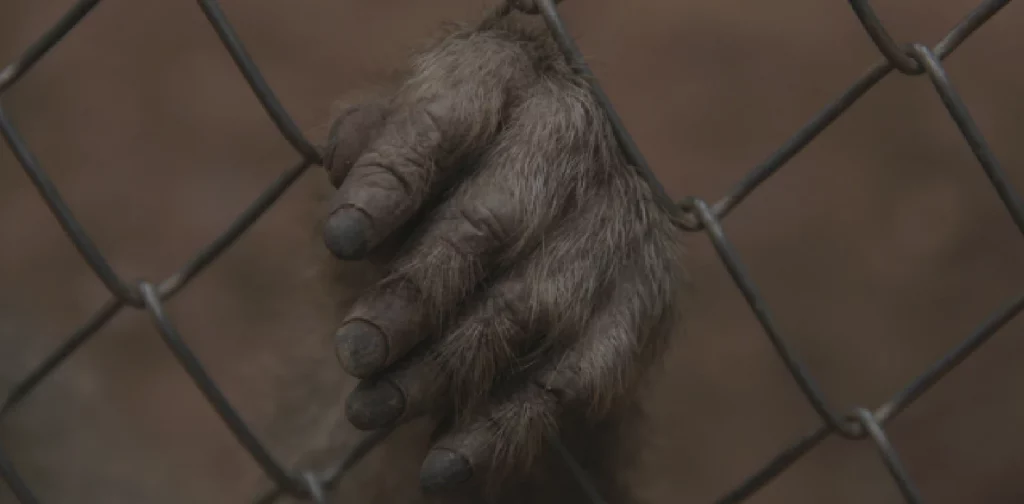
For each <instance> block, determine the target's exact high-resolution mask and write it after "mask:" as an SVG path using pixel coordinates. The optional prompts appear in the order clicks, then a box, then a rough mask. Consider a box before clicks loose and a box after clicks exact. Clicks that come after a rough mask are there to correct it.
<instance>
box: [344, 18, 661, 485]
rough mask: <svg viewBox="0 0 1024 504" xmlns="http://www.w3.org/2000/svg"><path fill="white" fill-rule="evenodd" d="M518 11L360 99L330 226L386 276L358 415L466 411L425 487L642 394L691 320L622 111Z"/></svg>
mask: <svg viewBox="0 0 1024 504" xmlns="http://www.w3.org/2000/svg"><path fill="white" fill-rule="evenodd" d="M519 16H520V15H519V14H513V15H510V16H507V17H504V18H495V19H490V20H488V21H487V22H485V23H484V24H483V25H481V26H479V27H476V28H473V29H465V30H460V31H456V32H454V33H451V34H450V35H448V36H447V37H445V38H444V39H443V40H441V41H440V42H439V43H438V44H437V45H435V46H434V47H432V48H431V49H430V50H428V51H427V52H425V53H423V54H422V55H420V56H419V57H417V58H416V59H415V61H414V63H413V65H412V72H411V75H410V76H409V78H408V79H407V80H406V81H404V82H403V83H402V85H401V87H400V88H399V89H398V90H397V92H395V93H394V94H393V95H391V96H390V97H389V98H388V99H386V100H381V101H378V102H372V103H364V104H360V105H354V106H350V107H348V108H347V109H346V110H345V111H344V112H343V113H342V114H341V116H340V117H338V118H337V119H336V120H335V122H334V124H333V127H332V131H331V135H330V143H329V148H328V150H327V153H326V155H325V163H324V164H325V167H326V168H327V169H328V172H329V174H330V178H331V181H332V183H333V184H334V185H335V187H337V192H336V194H335V195H334V198H333V200H332V210H331V215H330V217H329V218H328V220H327V224H326V227H325V231H324V238H325V242H326V244H327V246H328V248H329V249H330V250H331V251H332V252H333V253H334V255H335V256H337V257H338V258H341V259H345V260H358V259H367V258H369V259H376V260H378V261H380V262H382V263H383V264H384V265H385V266H386V268H387V275H386V276H385V278H384V279H383V280H382V281H380V282H379V283H378V284H377V285H376V286H375V287H374V288H373V289H371V291H370V292H368V293H366V294H365V295H363V296H362V297H361V298H360V299H359V300H358V301H357V302H356V303H355V305H354V306H353V307H352V309H351V312H350V313H349V314H348V316H347V317H346V319H345V321H344V322H343V325H342V327H341V328H340V329H339V330H338V332H337V335H336V344H337V351H338V358H339V360H340V362H341V364H342V366H343V367H344V369H345V370H346V372H348V373H349V374H351V375H353V376H356V377H358V378H361V379H362V382H361V383H360V384H359V385H358V387H357V388H356V390H355V391H354V392H353V393H352V394H351V395H350V396H349V398H348V400H347V403H346V412H347V415H348V418H349V420H350V421H351V422H352V424H353V425H355V426H356V427H358V428H361V429H374V428H381V427H386V426H391V425H396V424H399V423H401V422H405V421H407V420H410V419H412V418H414V417H417V416H420V415H425V414H432V415H441V416H445V417H448V418H450V419H453V420H454V421H453V422H450V424H449V425H450V427H448V428H447V429H448V430H447V431H445V432H444V433H443V434H442V435H441V437H440V438H439V439H438V440H437V441H436V444H435V445H434V446H433V447H432V449H431V451H430V453H429V454H428V456H427V458H426V460H425V461H424V463H423V467H422V473H421V480H422V483H423V485H424V487H425V488H427V489H441V488H447V487H451V486H454V485H457V484H459V483H462V482H464V481H467V480H469V479H471V478H472V477H474V475H476V476H477V477H483V476H486V475H492V476H493V475H495V474H498V473H501V472H504V471H505V470H507V469H510V468H516V467H520V468H522V467H526V466H528V465H529V463H530V462H531V460H532V458H533V457H534V455H536V454H537V452H538V450H539V449H540V448H541V447H542V446H543V442H544V438H545V437H546V436H550V435H555V434H556V433H557V429H558V426H559V422H560V419H562V418H564V417H565V416H566V415H575V416H582V417H584V418H588V419H600V418H601V417H602V415H605V414H607V413H608V412H609V411H610V410H611V409H613V408H614V407H615V406H616V404H617V403H618V401H619V400H620V399H622V398H624V397H626V395H627V394H630V393H631V392H632V391H633V389H634V387H635V385H636V383H637V381H638V379H639V378H640V377H641V376H642V375H643V373H644V371H645V370H646V369H647V368H648V367H649V366H650V364H651V362H652V361H653V360H654V359H655V358H656V357H657V354H658V353H660V351H661V349H662V344H663V343H664V342H665V339H666V336H667V334H668V332H669V330H670V329H671V325H672V322H673V320H674V319H673V317H672V313H673V310H672V308H673V306H674V304H675V303H676V298H677V294H678V290H679V286H680V282H681V278H680V276H681V275H680V273H681V271H680V247H679V244H678V233H677V231H676V229H675V227H674V224H673V221H672V219H671V217H670V216H669V215H668V214H667V213H666V212H665V211H664V210H663V209H661V208H660V207H659V206H658V205H657V204H656V203H655V201H654V198H653V196H652V194H651V189H650V188H649V187H648V186H647V185H646V184H645V183H644V181H643V179H642V178H641V177H640V175H639V174H638V173H636V172H635V170H634V169H633V168H631V167H630V166H628V165H627V164H626V163H625V162H624V160H623V157H622V155H621V154H620V151H619V149H618V147H617V144H616V143H615V138H614V135H613V133H612V130H611V127H610V125H609V123H608V122H607V120H606V118H605V115H604V112H603V111H602V109H601V108H600V106H599V105H598V104H597V103H596V102H595V100H594V99H593V97H592V96H591V94H590V90H589V89H588V87H587V85H586V83H585V82H584V81H583V80H581V79H580V78H578V77H577V76H576V75H575V74H574V73H573V72H572V71H571V69H570V68H569V67H568V65H567V64H566V63H565V61H564V60H563V58H562V57H561V55H560V53H559V52H558V50H557V48H556V47H555V46H554V43H553V41H552V40H551V39H550V36H549V35H548V34H547V33H546V31H544V30H531V29H530V28H529V27H528V26H526V23H525V22H523V21H522V20H521V18H520V17H519Z"/></svg>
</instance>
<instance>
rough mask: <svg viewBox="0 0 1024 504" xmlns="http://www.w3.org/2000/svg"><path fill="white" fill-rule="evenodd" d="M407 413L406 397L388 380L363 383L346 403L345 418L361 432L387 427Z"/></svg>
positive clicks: (350, 395)
mask: <svg viewBox="0 0 1024 504" xmlns="http://www.w3.org/2000/svg"><path fill="white" fill-rule="evenodd" d="M404 412H405V395H404V394H402V390H401V389H399V388H398V387H397V386H396V385H395V384H394V383H391V382H390V381H388V380H378V381H373V382H369V381H364V382H361V383H360V384H359V385H358V386H357V387H356V389H355V390H353V391H352V393H351V394H349V396H348V400H347V401H345V416H347V417H348V421H349V422H350V423H351V424H352V425H353V426H355V427H356V428H357V429H361V430H372V429H379V428H382V427H387V426H388V425H390V424H392V423H393V422H395V421H396V420H398V419H399V418H401V417H402V413H404Z"/></svg>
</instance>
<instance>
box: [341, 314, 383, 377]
mask: <svg viewBox="0 0 1024 504" xmlns="http://www.w3.org/2000/svg"><path fill="white" fill-rule="evenodd" d="M334 345H335V352H336V353H337V355H338V362H340V363H341V367H342V368H344V369H345V372H347V373H348V374H350V375H352V376H355V377H357V378H366V377H367V376H370V375H371V374H373V373H374V372H376V371H377V370H379V369H380V368H382V367H384V364H385V363H386V362H387V358H388V341H387V338H385V337H384V333H382V332H380V330H379V329H377V328H376V327H375V326H373V325H372V324H369V323H366V322H363V321H362V320H353V321H352V322H349V323H347V324H345V325H343V326H341V329H338V332H337V333H336V334H335V335H334Z"/></svg>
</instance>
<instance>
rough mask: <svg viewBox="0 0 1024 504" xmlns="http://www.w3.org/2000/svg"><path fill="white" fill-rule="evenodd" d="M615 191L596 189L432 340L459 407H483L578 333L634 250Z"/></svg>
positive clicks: (569, 341)
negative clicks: (502, 385) (500, 384)
mask: <svg viewBox="0 0 1024 504" xmlns="http://www.w3.org/2000/svg"><path fill="white" fill-rule="evenodd" d="M610 194H611V193H609V191H607V190H605V189H601V190H595V191H594V192H592V193H591V196H594V197H593V198H591V199H590V200H589V203H588V204H587V205H586V206H584V207H583V208H582V209H580V211H578V212H577V213H576V214H574V215H573V216H572V217H570V218H568V219H566V220H565V221H563V222H561V223H559V224H558V227H557V228H556V229H554V230H553V231H551V232H550V233H548V234H547V236H546V237H545V239H544V240H543V242H542V243H541V244H539V245H538V246H537V247H536V248H534V249H533V250H532V251H531V252H530V253H529V254H528V255H527V256H526V257H525V258H523V259H522V260H521V261H520V262H519V263H518V264H517V265H516V266H514V267H512V268H511V269H509V270H507V271H505V272H503V273H502V274H501V275H500V276H498V277H497V278H495V279H494V280H492V281H491V283H490V284H489V285H487V286H485V287H483V288H482V289H481V290H479V291H478V292H477V293H474V294H473V297H472V298H471V299H469V300H467V301H466V302H464V303H462V305H463V306H464V308H463V309H462V311H461V312H460V313H459V314H458V317H457V318H455V319H454V320H453V321H452V323H450V324H447V325H446V330H445V332H444V333H443V334H441V335H439V337H438V339H437V341H436V342H434V343H433V346H432V352H433V353H434V355H435V359H436V360H437V361H438V362H439V363H441V365H442V366H443V367H444V370H445V373H446V375H447V376H448V379H449V381H450V386H451V387H452V393H453V395H454V397H455V399H456V400H457V402H458V405H457V406H458V408H459V409H463V408H473V407H475V406H477V405H478V403H479V402H480V401H481V400H483V399H485V398H486V397H487V395H488V393H489V392H490V387H491V386H492V385H493V384H494V383H496V382H497V381H500V380H501V379H502V378H503V377H504V376H505V375H507V374H508V373H510V372H514V371H516V370H521V369H523V368H526V367H529V366H531V365H533V364H534V363H535V361H536V358H537V356H540V355H543V354H544V353H545V352H548V351H550V350H551V349H552V348H553V347H558V346H565V345H567V344H569V343H571V342H572V341H574V340H575V339H576V338H578V336H579V333H580V331H581V330H582V328H583V327H584V326H585V325H586V323H587V321H588V320H589V318H590V317H591V315H592V313H593V310H594V307H595V306H596V305H597V302H598V300H599V298H600V297H601V296H602V294H603V293H604V292H606V291H607V290H608V288H609V284H610V282H611V281H612V279H614V278H615V272H616V271H617V270H618V268H619V267H620V263H621V258H622V256H623V254H626V253H628V252H627V251H628V245H629V243H630V242H629V240H628V238H629V235H628V233H626V232H624V231H622V230H621V229H619V228H620V227H621V224H617V222H618V220H619V219H625V220H626V221H629V222H632V220H631V218H630V216H629V215H628V214H625V215H623V214H616V211H618V210H620V208H619V205H616V204H615V200H614V199H612V198H610ZM634 227H637V226H636V225H634ZM633 231H634V232H636V233H639V232H641V231H642V230H639V229H634V230H633ZM589 243H593V246H588V245H587V244H589Z"/></svg>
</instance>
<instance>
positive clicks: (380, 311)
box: [334, 279, 428, 378]
mask: <svg viewBox="0 0 1024 504" xmlns="http://www.w3.org/2000/svg"><path fill="white" fill-rule="evenodd" d="M426 315H427V314H426V310H425V309H424V306H423V304H422V302H421V296H420V295H419V293H418V291H417V289H416V287H415V286H414V285H412V284H411V283H409V282H407V281H403V280H401V279H397V280H385V281H383V282H381V283H380V284H378V285H377V286H375V287H374V288H373V289H372V290H371V291H370V292H368V293H366V294H364V295H363V296H361V297H360V298H359V299H358V300H356V302H355V304H354V305H353V306H352V308H351V310H350V311H349V314H348V316H347V317H346V318H345V321H344V322H343V323H342V325H341V327H340V328H339V329H338V331H337V332H336V333H335V336H334V344H335V352H336V355H337V358H338V362H339V363H340V364H341V366H342V368H343V369H344V370H345V372H347V373H348V374H350V375H352V376H355V377H357V378H367V377H369V376H370V375H372V374H374V373H376V372H377V371H379V370H381V369H384V368H385V367H387V366H388V365H389V364H392V363H394V362H395V361H397V360H398V359H399V357H400V356H401V355H404V354H405V353H406V352H408V351H409V350H411V349H412V348H413V347H414V346H415V345H416V342H418V341H419V340H421V339H423V338H424V337H425V336H424V334H423V332H425V331H426V330H427V320H428V319H427V316H426Z"/></svg>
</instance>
